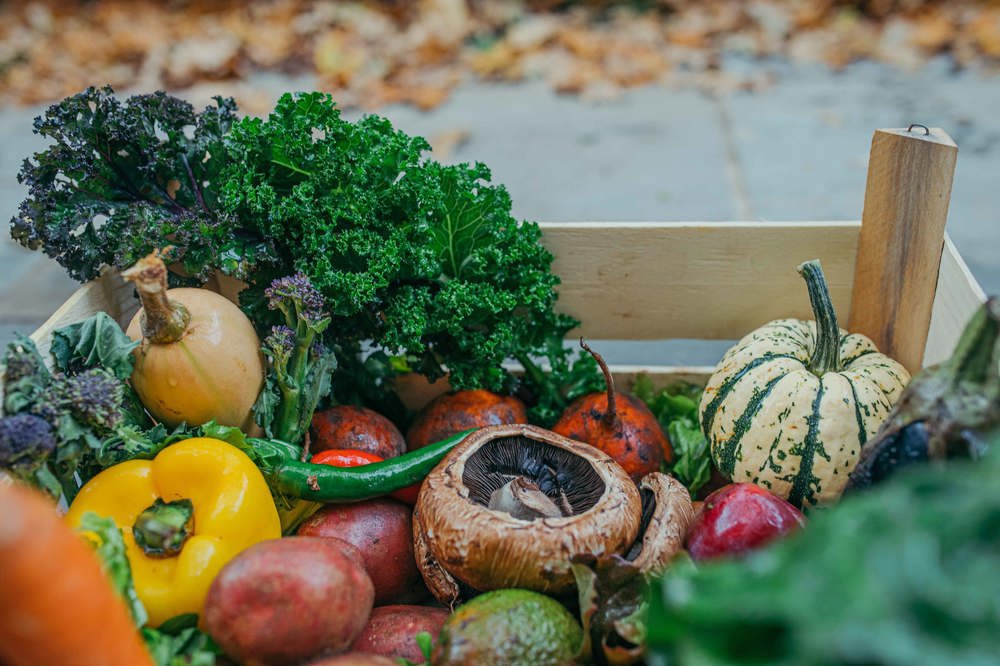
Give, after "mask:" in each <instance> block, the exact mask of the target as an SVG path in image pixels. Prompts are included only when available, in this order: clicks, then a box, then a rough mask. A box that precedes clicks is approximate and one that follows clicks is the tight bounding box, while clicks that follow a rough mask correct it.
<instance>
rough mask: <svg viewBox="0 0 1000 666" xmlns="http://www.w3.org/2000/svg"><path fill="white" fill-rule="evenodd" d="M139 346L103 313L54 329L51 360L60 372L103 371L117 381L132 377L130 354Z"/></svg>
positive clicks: (132, 362)
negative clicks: (89, 369)
mask: <svg viewBox="0 0 1000 666" xmlns="http://www.w3.org/2000/svg"><path fill="white" fill-rule="evenodd" d="M137 346H139V342H138V341H133V340H131V339H130V338H129V337H128V336H127V335H125V332H124V331H122V328H121V326H119V325H118V322H116V321H115V320H114V319H112V318H111V316H110V315H108V314H107V313H106V312H98V313H97V314H94V315H91V316H90V317H88V318H87V319H84V320H83V321H80V322H77V323H75V324H70V325H69V326H64V327H62V328H58V329H56V330H55V331H54V332H53V333H52V348H51V351H52V357H53V359H55V363H56V367H57V368H59V370H61V371H63V372H79V371H81V370H84V369H87V368H97V367H99V368H104V369H105V370H109V371H110V372H111V373H112V374H114V375H115V377H117V378H118V379H128V378H129V377H131V376H132V368H133V366H134V357H133V356H132V350H133V349H135V348H136V347H137Z"/></svg>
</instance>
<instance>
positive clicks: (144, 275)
mask: <svg viewBox="0 0 1000 666" xmlns="http://www.w3.org/2000/svg"><path fill="white" fill-rule="evenodd" d="M121 275H122V277H123V278H125V279H126V280H129V281H130V282H132V284H134V285H135V288H136V291H138V292H139V300H140V301H142V320H141V321H142V337H144V338H146V339H147V340H149V341H150V342H153V343H155V344H158V345H164V344H170V343H172V342H177V341H178V340H180V339H181V338H183V337H184V333H185V331H187V327H188V324H190V323H191V313H189V312H188V309H187V308H186V307H184V306H183V305H182V304H180V303H178V302H177V301H173V300H170V299H169V298H167V267H166V265H165V264H164V263H163V260H162V259H160V255H159V253H158V252H154V253H153V254H150V255H147V256H145V257H143V258H142V259H140V260H139V261H137V262H136V264H135V266H132V267H131V268H129V269H128V270H125V271H122V274H121Z"/></svg>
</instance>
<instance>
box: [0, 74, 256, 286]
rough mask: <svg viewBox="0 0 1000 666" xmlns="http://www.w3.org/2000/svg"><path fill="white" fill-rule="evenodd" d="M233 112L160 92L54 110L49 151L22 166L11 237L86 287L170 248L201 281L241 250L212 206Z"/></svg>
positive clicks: (91, 99) (77, 100) (98, 98)
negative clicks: (199, 108)
mask: <svg viewBox="0 0 1000 666" xmlns="http://www.w3.org/2000/svg"><path fill="white" fill-rule="evenodd" d="M235 110H236V106H235V104H234V103H233V101H232V100H223V99H221V98H216V106H214V107H208V108H206V109H205V110H204V111H203V112H202V113H200V114H199V113H195V111H194V109H193V108H192V107H191V105H190V104H188V103H187V102H184V101H182V100H180V99H177V98H175V97H170V96H168V95H166V94H164V93H162V92H158V93H154V94H151V95H137V96H134V97H131V98H129V99H128V100H127V101H125V102H121V101H119V100H118V99H117V98H115V97H114V94H113V91H112V90H111V88H107V87H106V88H101V89H97V88H88V89H87V90H85V91H84V92H82V93H80V94H78V95H74V96H73V97H69V98H67V99H65V100H63V101H62V102H60V103H59V104H56V105H53V106H51V107H50V108H49V109H48V110H47V111H46V113H45V115H43V116H40V117H38V118H36V119H35V132H36V133H38V134H40V135H42V136H43V137H46V138H49V139H51V140H52V141H53V144H52V145H51V146H49V147H48V148H47V149H46V150H44V151H42V152H39V153H36V154H35V155H34V157H33V159H29V160H25V162H24V164H23V166H22V167H21V171H20V173H19V174H18V181H19V182H20V183H22V184H25V185H27V186H28V188H29V192H28V197H27V199H25V200H24V202H23V203H22V204H21V207H20V209H19V211H18V214H17V215H16V216H14V218H13V219H12V220H11V235H12V236H13V238H14V239H15V240H17V241H18V242H20V243H21V244H22V245H25V246H27V247H30V248H32V249H39V248H40V249H41V250H42V251H44V252H45V253H46V254H47V255H49V256H50V257H52V258H53V259H55V260H56V261H58V262H59V263H60V264H61V265H62V266H63V267H64V268H65V269H66V270H67V272H68V273H69V274H70V275H71V276H72V277H74V278H76V279H78V280H81V281H83V280H88V279H91V278H93V277H96V276H97V275H98V273H99V271H100V269H101V267H102V266H104V265H108V266H113V267H115V268H118V269H122V268H125V267H127V266H129V265H131V264H132V263H134V262H135V261H136V260H138V259H139V258H140V257H143V256H145V255H146V254H148V253H149V252H150V251H152V250H153V249H155V248H161V247H166V246H168V245H172V246H175V247H176V248H177V249H178V251H179V252H178V254H179V255H180V257H181V261H182V262H183V265H184V267H185V269H186V270H187V272H188V273H190V274H192V275H200V276H205V275H206V274H207V272H208V271H209V269H210V268H211V267H214V266H216V265H218V264H219V262H220V259H222V258H223V257H224V256H225V255H226V253H227V252H230V251H231V248H232V247H233V246H234V245H235V244H237V241H236V239H235V236H234V234H235V227H234V225H233V220H231V219H229V218H228V217H227V216H226V215H223V214H220V213H219V212H218V211H217V201H216V198H217V194H216V193H217V192H218V184H217V178H218V176H219V171H220V169H221V167H222V165H223V164H224V163H225V161H226V153H225V147H224V145H223V138H224V137H225V135H226V133H227V132H228V131H229V128H230V126H231V125H232V123H233V121H234V119H235V115H234V114H235Z"/></svg>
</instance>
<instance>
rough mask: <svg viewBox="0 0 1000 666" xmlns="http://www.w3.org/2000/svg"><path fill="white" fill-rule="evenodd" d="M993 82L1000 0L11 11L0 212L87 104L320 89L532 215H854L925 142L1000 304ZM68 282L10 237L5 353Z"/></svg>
mask: <svg viewBox="0 0 1000 666" xmlns="http://www.w3.org/2000/svg"><path fill="white" fill-rule="evenodd" d="M998 75H1000V2H986V1H979V2H972V1H958V2H943V1H927V0H870V1H861V2H847V1H839V0H752V1H749V2H737V1H735V0H718V1H698V0H632V1H629V2H610V1H603V2H602V1H597V0H593V1H583V0H581V1H578V2H560V1H558V0H534V1H530V0H528V1H514V0H422V1H416V2H404V1H403V0H390V1H383V2H378V1H375V0H368V1H362V2H332V1H322V0H312V1H310V0H271V1H260V2H246V1H241V2H179V1H173V2H153V1H152V0H136V1H125V0H118V1H110V0H105V1H102V0H90V1H78V2H73V1H69V0H60V1H58V2H54V1H53V2H41V1H36V2H0V142H2V146H3V150H2V151H0V217H2V218H3V220H4V221H5V222H6V221H7V220H9V219H10V217H11V216H12V215H13V214H14V213H15V212H16V209H17V206H18V204H19V203H20V201H21V200H22V199H23V198H24V196H25V194H26V190H25V188H24V187H22V186H21V185H20V184H19V183H18V181H17V172H18V169H19V168H20V165H21V162H22V161H23V160H24V159H25V158H26V157H28V156H30V155H31V154H32V153H33V152H34V151H37V150H39V149H41V148H42V147H43V145H44V144H43V143H42V142H41V141H40V140H39V139H38V138H37V137H36V136H34V135H33V134H32V119H33V118H34V117H35V116H36V115H38V114H39V113H40V112H41V111H42V110H43V109H44V108H45V106H46V105H48V104H50V103H53V102H55V101H58V100H59V99H61V98H62V97H64V96H67V95H71V94H74V93H76V92H79V91H80V90H82V89H83V88H85V87H87V86H90V85H95V86H101V85H105V84H110V85H112V86H113V87H114V88H115V90H116V91H118V92H119V93H122V94H132V93H136V92H149V91H153V90H160V89H162V90H167V91H169V92H171V93H173V94H177V95H179V96H181V97H184V98H186V99H189V100H191V101H192V102H193V103H195V104H196V105H197V106H203V105H204V104H206V103H207V102H208V100H209V99H210V98H211V97H212V96H214V95H222V96H231V97H234V98H235V99H236V101H237V103H238V104H239V107H240V110H241V112H242V113H246V114H254V115H265V114H266V113H267V112H268V111H269V109H270V108H271V107H272V106H273V104H274V101H275V100H276V99H277V97H278V96H279V95H280V94H281V93H282V92H285V91H289V90H306V89H309V90H312V89H316V90H325V91H329V92H331V93H332V94H333V95H334V98H335V99H336V100H337V101H338V103H339V104H340V106H341V107H342V108H343V109H344V110H345V112H346V114H347V115H348V116H351V117H359V116H361V115H362V114H365V113H373V112H374V113H379V114H382V115H385V116H387V117H389V118H390V119H391V120H392V121H393V123H394V124H395V125H396V126H397V127H399V128H400V129H403V130H404V131H407V132H409V133H411V134H419V135H422V136H425V137H426V138H428V140H429V141H430V143H431V145H432V146H433V147H434V156H435V157H436V158H437V159H440V160H442V161H449V162H452V161H483V162H485V163H486V164H488V165H489V166H490V167H491V168H492V170H493V174H494V180H495V181H497V182H500V183H503V184H505V185H506V186H507V188H508V189H509V190H510V193H511V196H512V198H513V201H514V213H515V215H516V216H518V217H521V218H526V219H532V220H554V221H558V220H603V221H607V220H691V221H708V222H711V221H719V220H831V219H859V218H860V216H861V209H862V204H863V197H864V186H865V169H866V165H867V154H868V148H869V144H870V141H871V136H872V132H873V131H874V130H875V129H877V128H880V127H905V126H907V125H909V124H910V123H922V124H925V125H929V126H939V127H941V128H943V129H944V130H945V131H947V132H948V133H949V134H950V135H951V136H952V138H954V140H955V141H956V143H957V144H958V146H959V157H958V167H957V171H956V174H955V181H954V188H953V192H952V200H951V208H950V215H949V222H948V231H949V233H950V234H951V236H952V238H953V239H954V240H955V242H956V244H957V246H958V248H959V250H960V252H961V253H962V254H963V256H964V257H965V259H966V261H967V262H968V264H969V265H970V268H971V269H972V272H973V273H974V275H975V276H976V277H977V278H978V280H979V281H980V283H981V284H982V285H983V287H984V288H985V289H986V291H987V292H988V293H998V292H1000V258H998V249H1000V222H998V219H997V213H996V211H998V210H1000V187H998V185H1000V114H998V113H997V112H996V110H997V109H998V108H1000V77H998ZM76 286H77V285H75V284H74V283H73V282H71V281H70V280H69V279H68V278H66V277H65V276H64V275H63V273H62V269H61V268H60V267H59V266H58V265H56V264H55V263H54V262H52V261H51V260H49V259H48V258H46V257H45V256H43V255H42V254H41V253H33V252H29V251H27V250H24V249H22V248H20V247H18V246H16V245H15V244H14V243H13V242H12V241H11V240H10V237H9V233H8V231H7V225H6V224H4V225H2V232H0V343H4V342H6V341H7V340H9V339H10V336H11V335H13V332H14V331H20V332H24V333H29V332H30V331H32V330H33V329H34V328H36V327H37V326H38V325H39V324H40V323H41V322H42V321H44V319H45V318H46V317H47V316H48V315H49V314H50V313H51V312H52V311H54V310H55V309H56V307H58V305H59V304H60V303H61V302H62V301H63V300H64V299H65V298H66V297H67V296H68V295H69V294H70V293H71V292H72V290H73V289H74V288H75V287H76ZM665 287H667V286H666V285H665ZM628 353H635V354H639V355H640V356H641V354H642V353H643V352H642V350H639V351H637V352H625V351H622V352H620V353H619V352H615V353H612V354H609V356H610V357H611V360H613V361H617V362H641V361H642V358H639V357H637V358H627V357H624V356H627V354H628ZM687 353H688V352H685V354H687ZM615 354H619V357H618V358H615ZM623 355H624V356H623ZM711 355H713V356H714V355H715V352H714V351H712V352H711ZM658 360H661V361H663V362H684V361H687V362H692V359H690V358H684V359H658ZM707 362H709V363H710V362H713V359H712V358H709V360H708V361H707Z"/></svg>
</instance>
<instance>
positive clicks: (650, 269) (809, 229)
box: [541, 222, 860, 340]
mask: <svg viewBox="0 0 1000 666" xmlns="http://www.w3.org/2000/svg"><path fill="white" fill-rule="evenodd" d="M541 226H542V230H543V237H542V242H543V243H544V244H545V245H546V247H547V248H548V249H549V250H550V251H551V252H552V253H553V254H554V255H555V257H556V259H555V262H554V264H553V271H554V272H555V273H556V274H557V275H559V276H560V278H561V279H562V285H561V286H560V287H559V305H558V307H559V309H560V310H562V311H563V312H566V313H568V314H570V315H573V316H574V317H576V318H577V319H579V320H580V321H582V322H583V326H582V327H581V329H580V330H579V331H578V332H575V333H579V334H582V335H585V336H587V337H591V338H597V339H613V340H661V339H706V340H720V339H721V340H725V339H735V338H739V337H742V336H743V335H744V334H746V333H747V332H749V331H751V330H753V329H754V328H756V327H758V326H760V325H761V324H763V323H765V322H767V321H770V320H772V319H778V318H782V317H802V318H807V317H810V308H809V299H808V296H807V294H806V289H805V285H804V283H803V281H802V278H800V277H799V275H798V273H797V272H796V271H795V267H796V266H797V265H798V264H799V263H801V262H803V261H806V260H809V259H814V258H819V259H820V260H821V261H822V263H823V270H824V271H825V273H826V276H827V281H828V282H829V284H830V289H831V293H832V296H833V301H834V305H835V306H836V307H837V309H838V311H839V312H842V313H844V314H843V316H844V317H845V318H846V316H847V313H848V311H849V309H850V297H851V286H852V282H853V276H854V260H855V254H856V252H857V241H858V234H859V230H860V223H859V222H815V223H795V222H789V223H782V222H719V223H690V222H618V223H614V222H612V223H608V222H589V223H588V222H550V223H542V225H541Z"/></svg>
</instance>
